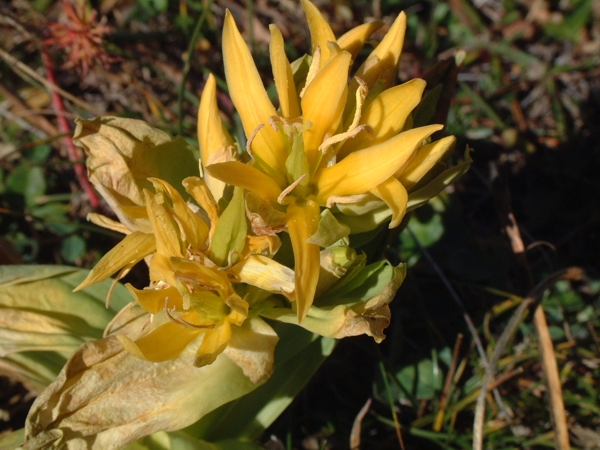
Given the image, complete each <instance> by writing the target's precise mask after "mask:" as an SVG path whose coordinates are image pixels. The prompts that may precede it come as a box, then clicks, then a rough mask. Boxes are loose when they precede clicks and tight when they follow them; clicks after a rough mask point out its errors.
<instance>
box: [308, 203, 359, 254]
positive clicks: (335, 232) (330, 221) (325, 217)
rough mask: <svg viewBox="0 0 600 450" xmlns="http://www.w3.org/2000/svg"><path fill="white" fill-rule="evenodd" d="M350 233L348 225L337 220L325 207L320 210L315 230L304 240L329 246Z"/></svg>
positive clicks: (321, 245)
mask: <svg viewBox="0 0 600 450" xmlns="http://www.w3.org/2000/svg"><path fill="white" fill-rule="evenodd" d="M349 234H350V227H349V226H347V225H344V224H342V223H340V222H338V221H337V220H336V218H335V216H334V215H333V214H332V213H331V211H330V210H329V209H328V208H326V209H324V210H323V211H322V212H321V220H320V221H319V227H318V228H317V232H316V233H315V234H313V235H312V236H311V237H309V238H308V239H307V240H306V242H308V243H309V244H316V245H319V246H320V247H329V246H331V245H333V244H335V243H336V242H338V241H339V240H340V239H343V238H345V237H347V236H348V235H349Z"/></svg>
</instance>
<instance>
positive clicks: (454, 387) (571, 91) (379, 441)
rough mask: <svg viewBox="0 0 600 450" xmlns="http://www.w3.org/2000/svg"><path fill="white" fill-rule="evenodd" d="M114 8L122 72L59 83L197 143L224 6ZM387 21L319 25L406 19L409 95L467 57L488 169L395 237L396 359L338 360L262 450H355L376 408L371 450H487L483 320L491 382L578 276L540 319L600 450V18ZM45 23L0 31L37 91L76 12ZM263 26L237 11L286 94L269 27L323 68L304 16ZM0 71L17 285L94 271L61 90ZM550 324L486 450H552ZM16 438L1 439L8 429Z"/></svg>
mask: <svg viewBox="0 0 600 450" xmlns="http://www.w3.org/2000/svg"><path fill="white" fill-rule="evenodd" d="M13 3H14V4H13ZM109 3H110V2H108V3H101V4H102V5H104V6H105V7H106V8H107V9H106V10H104V11H102V14H104V15H106V16H107V20H108V24H109V25H110V26H111V27H112V32H111V33H109V34H107V35H106V38H105V41H104V47H103V50H104V51H106V52H107V54H108V55H111V58H113V59H112V60H111V61H112V62H111V63H110V64H107V65H105V66H102V65H94V66H92V67H91V69H90V71H89V72H87V73H83V72H82V71H81V70H78V69H77V66H76V67H74V68H70V69H67V68H63V66H64V64H65V63H68V62H69V58H68V57H67V55H66V54H65V53H64V52H58V51H53V52H52V57H53V63H54V71H55V76H56V83H57V84H58V85H59V86H60V87H61V88H62V89H64V90H65V91H67V92H68V93H70V94H72V95H73V96H74V97H76V98H77V99H79V100H78V102H77V103H74V102H71V101H69V100H68V99H67V100H66V102H65V109H66V111H65V114H66V115H67V117H68V118H69V119H72V118H73V117H75V116H78V115H81V116H84V117H91V116H92V113H90V111H92V110H99V111H101V112H110V113H112V114H118V115H123V116H129V117H138V118H142V119H144V120H146V121H148V122H150V123H151V124H153V125H155V126H157V127H160V128H162V129H164V130H165V131H167V132H169V133H170V134H171V135H176V134H178V133H180V134H183V135H184V136H185V137H186V138H188V139H189V140H190V141H191V142H192V143H194V142H195V140H196V137H195V136H194V130H195V115H196V109H197V107H198V103H197V98H198V94H199V93H200V92H201V90H202V87H203V82H204V79H205V77H206V74H207V72H208V71H210V72H213V73H215V74H216V76H217V77H218V78H219V80H220V87H221V88H224V87H225V86H224V84H223V82H222V68H221V67H222V60H221V55H220V53H219V48H220V29H221V23H222V18H223V14H224V6H223V4H222V3H221V2H219V1H216V2H214V4H213V5H212V7H211V8H210V9H205V7H204V6H205V3H206V2H203V1H200V0H188V1H181V2H168V1H160V0H144V1H139V2H134V3H132V4H131V5H130V6H128V7H125V6H123V5H120V4H118V3H117V4H114V5H113V4H109ZM209 3H211V2H209ZM99 4H100V3H98V2H93V6H94V7H98V6H99ZM373 4H374V5H375V6H373V7H371V2H365V1H358V0H356V1H353V2H347V3H340V2H320V4H319V6H320V7H321V8H322V10H323V11H324V12H325V13H326V14H327V16H328V18H329V19H330V21H331V22H332V27H333V28H334V31H335V32H336V34H337V35H338V36H339V35H340V34H341V33H343V32H344V31H345V30H347V29H348V28H349V27H351V26H353V25H356V24H358V23H361V22H362V21H363V19H364V18H366V17H372V16H373V15H374V14H375V12H376V11H377V6H378V7H379V10H380V12H381V14H382V16H383V18H384V19H387V18H388V17H389V16H392V15H394V14H396V13H397V12H398V11H400V10H402V9H404V10H406V11H407V12H408V13H409V28H408V33H407V39H406V44H405V54H404V57H403V62H402V64H401V68H400V73H399V76H400V78H401V79H403V80H404V79H409V78H413V77H416V76H423V75H424V74H425V73H426V71H427V69H429V68H430V67H432V66H433V65H434V64H435V62H436V61H437V58H438V55H446V56H448V55H451V54H452V53H453V51H454V50H455V49H458V48H460V49H463V50H465V51H466V57H465V62H464V65H463V68H462V70H461V72H460V74H459V75H458V80H459V82H458V85H457V88H456V92H455V95H454V100H453V102H452V104H451V107H450V109H449V112H448V124H447V132H448V133H451V134H455V135H456V136H457V137H458V139H459V145H458V146H457V148H458V149H463V148H464V147H465V145H467V144H468V145H469V146H471V147H473V148H474V149H475V153H474V155H473V157H474V161H475V162H474V165H473V168H472V170H471V171H470V172H469V173H468V174H467V175H466V176H464V177H463V178H462V179H461V180H460V181H459V182H458V183H457V184H456V185H455V186H454V187H453V188H452V190H448V191H447V192H445V193H443V195H441V196H440V197H438V198H437V199H435V200H434V201H432V202H431V203H430V204H429V205H428V206H426V207H424V208H422V209H420V210H418V212H417V213H415V214H414V215H413V216H412V217H411V219H410V222H409V223H408V228H406V229H405V230H404V231H403V232H402V233H401V234H400V235H394V234H389V235H382V236H381V240H380V242H384V243H386V247H385V248H386V250H385V251H386V255H387V257H388V258H389V259H390V260H391V261H392V262H400V261H404V262H407V263H408V265H409V268H410V269H409V276H408V278H407V280H406V281H405V283H404V285H403V286H402V288H401V289H400V291H399V293H398V297H397V299H396V300H395V301H394V302H393V303H392V309H393V311H392V316H393V322H392V325H391V326H390V328H389V329H388V330H387V336H388V338H387V339H386V341H384V343H383V344H382V345H380V346H377V345H375V344H373V343H372V342H371V341H369V340H368V339H363V338H353V339H346V340H344V341H342V342H341V343H340V345H339V346H338V348H337V349H336V350H335V352H334V354H333V355H332V356H331V357H330V358H329V360H328V361H327V362H326V363H325V364H324V365H323V366H322V368H321V369H320V370H319V372H317V374H316V376H315V377H314V379H313V380H312V381H311V383H310V384H309V385H308V386H307V387H306V389H305V390H304V391H303V392H302V393H301V394H300V395H299V396H298V397H297V398H296V400H295V402H294V403H293V404H292V406H291V407H290V408H289V409H288V411H286V413H284V414H283V415H282V416H281V417H280V419H279V420H278V421H277V422H276V423H275V424H273V426H272V427H271V428H270V429H269V430H268V431H267V433H265V436H264V438H263V442H264V443H266V442H267V440H269V439H271V436H274V439H276V440H278V441H279V442H281V444H282V446H283V448H290V449H291V448H348V446H349V442H350V435H351V433H352V427H353V425H356V424H355V419H356V416H357V415H358V413H359V410H360V409H361V408H362V407H363V405H364V404H365V403H366V401H367V399H369V398H371V399H372V404H371V406H370V408H369V410H368V412H367V413H366V415H365V416H364V418H362V420H361V421H360V423H359V425H360V430H361V433H359V437H360V441H361V444H362V446H361V448H365V449H370V448H373V449H386V448H390V449H391V448H394V449H395V448H399V447H400V443H399V440H400V436H401V440H402V442H403V445H404V447H405V448H407V449H413V448H414V449H428V448H431V449H441V448H450V449H454V448H456V449H462V448H471V447H472V446H473V423H474V417H475V415H476V409H477V406H476V405H477V398H478V396H479V393H480V390H481V387H482V380H483V378H484V374H485V363H484V361H483V359H482V357H481V355H480V352H478V350H477V348H476V347H477V346H476V345H475V343H474V342H475V339H474V334H473V332H472V330H469V328H468V327H467V325H466V322H465V316H466V317H468V318H470V320H471V321H472V322H473V324H474V326H475V327H476V333H477V335H478V336H479V339H480V340H481V341H482V349H483V353H485V355H486V359H488V360H491V359H492V355H493V353H494V351H495V350H496V349H497V348H498V345H499V339H500V336H501V335H502V333H503V331H504V330H506V328H507V325H508V324H509V322H510V319H511V317H513V314H514V311H516V310H517V308H518V307H519V304H521V303H522V302H523V301H525V299H527V298H530V297H531V292H532V290H533V288H534V286H535V285H537V284H538V283H540V282H544V280H546V281H548V280H549V279H548V277H549V276H551V274H553V273H555V272H557V271H559V270H561V269H565V268H568V267H572V266H578V267H581V268H582V269H583V270H584V271H585V276H584V277H582V278H580V279H578V280H573V279H559V280H554V279H552V280H549V281H548V283H546V284H545V285H544V287H545V288H546V289H544V290H543V292H541V293H539V295H538V296H537V297H536V298H535V300H536V302H538V303H539V304H540V305H541V307H542V308H543V312H544V316H545V318H546V319H547V322H548V331H549V336H550V339H551V342H552V344H553V346H554V355H555V357H556V360H557V363H558V376H559V379H560V384H561V387H562V398H563V401H564V405H565V408H566V411H567V419H566V421H567V425H568V428H569V431H570V434H569V439H570V444H571V446H572V447H573V448H598V447H593V445H597V444H594V443H595V442H596V443H597V442H598V441H600V434H599V433H600V421H599V419H598V417H600V406H599V404H600V391H599V389H600V387H599V386H598V380H600V296H599V293H600V274H599V273H598V267H600V264H599V262H600V261H599V260H600V217H599V215H598V210H597V206H595V205H596V203H597V198H598V197H600V180H599V178H598V176H597V174H598V173H600V145H599V144H598V142H600V139H599V137H600V136H599V130H598V128H597V126H596V122H597V117H598V114H599V113H600V84H599V82H598V80H599V79H600V77H598V75H599V72H598V67H599V62H600V16H599V13H598V11H597V8H595V5H594V4H593V2H592V1H589V0H579V1H576V0H572V1H571V2H560V3H559V2H548V3H543V4H542V3H539V4H538V3H535V4H534V5H532V6H531V8H526V7H525V6H523V5H522V4H521V3H519V2H485V3H482V2H466V1H463V0H451V1H449V2H437V1H423V2H414V1H399V0H395V1H394V0H383V1H381V2H374V3H373ZM32 5H33V7H27V6H24V4H23V3H22V2H21V3H18V2H11V3H10V6H11V8H10V9H9V10H2V11H0V14H1V15H2V18H3V19H4V20H3V21H2V23H1V25H0V26H2V31H3V33H4V35H6V36H7V38H6V40H5V42H4V44H3V48H2V50H3V51H4V52H7V53H9V54H10V55H11V56H12V57H13V58H16V59H17V60H18V61H19V62H20V63H21V64H23V65H25V66H26V67H29V68H30V69H32V70H33V71H34V73H38V69H40V68H42V67H43V63H42V59H41V55H40V51H39V50H40V48H41V47H42V45H43V44H42V40H43V38H44V37H46V36H44V30H46V29H47V26H46V22H45V20H46V18H50V20H53V21H54V20H56V19H57V17H58V16H59V14H60V11H61V7H60V3H59V2H56V1H53V0H48V1H36V2H32ZM106 5H109V6H106ZM228 5H229V3H228ZM265 5H267V3H264V2H248V3H247V4H246V5H244V4H242V3H232V4H231V5H230V6H229V7H230V8H231V10H232V13H233V14H234V16H235V17H236V20H237V21H238V23H240V25H241V26H242V28H245V29H246V30H252V31H253V36H252V37H248V40H249V41H251V42H252V43H253V48H254V54H255V57H256V60H257V64H258V66H259V70H260V71H261V74H262V75H263V78H264V80H265V82H267V83H268V82H269V81H268V80H269V79H270V78H271V74H270V72H269V69H268V65H269V62H268V53H267V45H268V40H267V38H266V37H265V29H266V28H265V27H266V26H267V25H268V23H269V22H271V21H275V22H276V23H277V24H278V25H279V26H280V28H282V29H283V30H286V31H285V33H287V34H288V35H289V36H290V37H289V40H288V44H289V48H288V49H287V50H288V51H289V52H290V53H289V54H290V56H293V57H298V56H300V55H302V54H303V53H304V52H306V51H307V50H308V43H309V40H308V32H307V30H306V28H305V26H304V20H303V17H302V13H301V12H300V10H299V8H298V6H297V5H296V4H295V3H289V4H288V3H283V2H281V3H277V4H275V3H273V4H271V3H269V4H268V7H266V6H265ZM477 5H479V6H477ZM285 33H284V35H285ZM359 57H360V56H359ZM0 67H1V70H2V79H1V80H0V83H1V85H0V88H2V89H1V90H0V142H2V143H1V144H0V263H2V264H8V263H15V262H25V263H60V264H62V263H67V264H73V265H77V266H80V267H91V266H92V265H93V264H94V263H95V262H96V261H97V260H98V259H99V257H100V256H101V255H102V254H103V252H105V251H106V250H107V249H109V248H110V247H111V246H112V245H114V243H115V242H116V241H117V240H118V236H115V235H113V234H111V233H106V232H105V231H102V230H100V229H98V228H97V227H95V226H93V225H91V224H89V223H87V222H86V221H85V217H86V215H87V213H88V212H90V211H92V208H91V206H90V203H89V200H88V199H87V198H86V196H85V195H83V194H82V191H81V188H80V186H79V185H78V182H77V179H76V177H75V175H74V164H75V163H76V162H78V161H74V160H73V159H71V160H69V158H68V157H67V154H66V148H65V144H64V141H63V139H64V136H63V134H61V132H60V131H59V130H60V128H59V126H58V122H57V120H56V111H55V110H53V106H52V103H51V102H50V94H51V92H50V90H49V88H48V86H47V85H45V84H43V83H41V82H40V81H39V80H37V79H35V77H32V76H28V75H27V73H25V72H26V71H23V70H18V69H17V68H15V66H14V64H10V61H8V60H7V59H6V58H4V59H3V60H2V61H0ZM182 81H183V82H182ZM219 101H220V106H221V107H222V109H223V111H224V113H225V115H226V119H227V121H228V125H229V126H230V127H231V128H235V127H236V126H237V122H236V118H235V116H234V114H233V107H232V105H231V103H230V101H229V100H228V99H227V98H226V96H222V97H221V98H220V99H219ZM71 126H72V122H71ZM234 134H235V133H234ZM79 156H80V160H82V159H83V155H79ZM456 156H457V157H460V156H461V155H459V154H457V155H456ZM509 212H510V213H512V214H513V216H514V218H515V222H516V224H517V226H518V229H519V230H520V235H521V240H522V242H523V246H524V248H525V252H524V253H523V254H515V252H514V251H513V247H511V240H510V239H509V236H508V235H507V233H506V231H507V230H509V231H510V229H508V228H507V224H506V223H505V218H506V217H507V214H508V213H509ZM513 243H514V241H513ZM144 276H145V275H144V270H143V268H141V269H140V270H138V272H134V274H133V275H132V282H134V283H135V280H136V279H137V280H138V281H140V280H142V281H140V285H141V284H142V283H143V277H144ZM550 281H551V282H550ZM457 299H458V300H459V301H460V304H462V305H463V307H462V308H464V309H461V307H460V306H459V305H457ZM533 315H534V314H533V307H532V310H531V311H530V313H529V314H526V315H525V316H524V317H523V318H522V319H521V318H519V319H518V320H517V319H515V320H516V322H515V323H516V328H515V333H514V334H513V335H512V336H510V339H509V340H508V342H507V345H506V346H505V348H504V349H502V347H500V349H499V353H500V355H499V356H500V358H499V360H498V365H497V370H496V373H495V376H494V377H493V379H494V380H495V381H493V382H492V386H495V391H494V390H491V391H490V392H489V395H487V396H485V397H484V400H485V402H484V404H485V405H486V408H485V412H484V415H483V424H484V425H483V429H482V432H483V441H484V442H485V446H486V448H498V449H503V448H523V449H529V448H531V449H537V448H545V447H551V448H552V447H554V446H555V445H556V444H555V440H554V439H555V436H554V433H555V430H556V427H555V424H554V423H553V420H552V418H551V414H550V400H549V399H550V394H551V391H552V389H553V388H549V387H548V386H549V385H548V384H547V382H546V380H547V376H546V375H545V374H544V370H543V365H542V356H541V352H540V349H541V345H540V343H541V341H540V340H539V338H538V334H536V331H537V332H538V333H539V326H540V325H539V324H538V322H536V321H534V320H533ZM546 344H547V342H546ZM23 395H24V394H23ZM0 408H2V409H6V408H7V407H6V405H4V404H3V405H2V406H0ZM1 420H4V419H1ZM8 424H9V421H0V429H1V428H2V427H4V428H7V427H8ZM10 424H11V425H10V426H12V427H16V426H17V425H15V423H14V422H11V423H10ZM354 435H355V437H356V432H354Z"/></svg>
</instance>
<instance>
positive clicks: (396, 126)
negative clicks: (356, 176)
mask: <svg viewBox="0 0 600 450" xmlns="http://www.w3.org/2000/svg"><path fill="white" fill-rule="evenodd" d="M424 89H425V82H424V81H423V80H421V79H419V78H416V79H414V80H410V81H408V82H406V83H404V84H401V85H400V86H395V87H393V88H390V89H387V90H385V91H383V92H382V93H381V94H379V95H378V96H377V97H376V98H375V99H374V100H373V101H372V102H371V103H369V104H368V105H367V106H365V107H364V108H363V110H362V114H361V119H360V123H361V124H365V125H369V126H370V127H371V129H372V134H371V135H368V134H367V133H361V134H359V135H357V136H356V137H354V138H352V139H348V140H347V141H346V142H345V143H344V144H343V145H342V147H341V148H340V150H339V151H338V153H337V156H338V159H341V158H343V157H344V156H346V155H348V154H349V153H351V152H353V151H355V150H360V149H362V148H365V147H372V146H374V145H377V144H381V143H382V142H385V141H387V140H388V139H391V138H392V137H394V136H396V135H397V134H398V133H399V132H400V131H402V129H403V128H404V124H405V122H406V119H407V118H408V116H409V115H410V113H411V112H412V110H413V109H414V108H415V107H416V106H417V105H418V104H419V101H420V100H421V95H422V94H423V90H424Z"/></svg>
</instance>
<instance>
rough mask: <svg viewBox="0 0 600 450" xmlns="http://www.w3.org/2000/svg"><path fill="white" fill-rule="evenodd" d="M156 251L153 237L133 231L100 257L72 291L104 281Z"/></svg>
mask: <svg viewBox="0 0 600 450" xmlns="http://www.w3.org/2000/svg"><path fill="white" fill-rule="evenodd" d="M155 249H156V240H155V238H154V235H152V234H146V233H142V232H141V231H135V232H133V233H131V234H130V235H128V236H125V239H123V240H122V241H121V242H119V243H118V244H117V245H116V246H115V247H114V248H112V249H111V250H110V251H109V252H108V253H107V254H106V255H104V256H103V257H102V259H101V260H100V261H98V264H96V266H95V267H94V268H93V269H92V270H91V271H90V273H89V275H88V276H87V277H86V279H85V280H83V281H82V282H81V284H80V285H79V286H77V287H76V288H75V289H74V291H80V290H81V289H83V288H86V287H88V286H91V285H92V284H96V283H99V282H101V281H104V280H106V279H107V278H108V277H110V276H111V275H113V274H114V273H116V272H117V271H118V270H120V269H122V268H123V267H125V266H133V265H134V264H137V263H138V262H140V261H141V260H142V259H144V258H145V257H146V256H148V255H149V254H151V253H152V252H153V251H154V250H155Z"/></svg>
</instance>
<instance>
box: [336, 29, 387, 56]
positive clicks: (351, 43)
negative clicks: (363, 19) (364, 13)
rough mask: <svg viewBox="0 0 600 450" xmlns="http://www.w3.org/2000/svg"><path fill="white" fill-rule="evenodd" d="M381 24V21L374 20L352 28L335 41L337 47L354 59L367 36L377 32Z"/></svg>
mask: <svg viewBox="0 0 600 450" xmlns="http://www.w3.org/2000/svg"><path fill="white" fill-rule="evenodd" d="M382 25H383V22H382V21H381V20H375V21H373V22H369V23H363V24H362V25H359V26H357V27H355V28H352V29H351V30H350V31H348V32H347V33H345V34H343V35H342V36H340V37H339V38H338V40H337V43H338V45H339V46H340V48H341V49H342V50H345V51H347V52H348V53H350V54H351V55H352V59H353V60H354V59H356V55H358V52H360V50H361V49H362V48H363V46H364V45H365V42H367V39H368V38H369V36H371V35H372V34H373V33H374V32H375V31H377V30H378V29H379V28H381V26H382Z"/></svg>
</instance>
